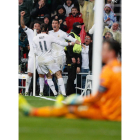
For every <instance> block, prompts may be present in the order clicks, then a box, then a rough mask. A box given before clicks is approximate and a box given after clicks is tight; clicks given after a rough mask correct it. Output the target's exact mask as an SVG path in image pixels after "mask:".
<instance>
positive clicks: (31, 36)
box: [20, 11, 44, 96]
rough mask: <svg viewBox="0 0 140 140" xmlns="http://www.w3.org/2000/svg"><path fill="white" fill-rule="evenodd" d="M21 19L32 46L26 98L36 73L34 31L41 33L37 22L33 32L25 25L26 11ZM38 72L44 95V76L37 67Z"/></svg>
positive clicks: (29, 55)
mask: <svg viewBox="0 0 140 140" xmlns="http://www.w3.org/2000/svg"><path fill="white" fill-rule="evenodd" d="M20 14H21V18H20V24H21V27H22V29H23V30H24V32H25V33H26V34H27V37H28V41H29V46H30V51H29V54H28V78H27V80H26V90H25V96H29V92H28V90H29V86H30V83H31V79H32V76H33V72H34V51H33V46H32V44H33V38H34V31H33V30H34V29H36V31H37V34H39V33H40V24H39V22H35V23H34V26H33V30H32V29H30V28H28V27H26V26H25V23H24V15H25V11H22V12H21V13H20ZM37 71H38V74H39V83H40V94H41V95H42V94H43V88H44V75H43V74H42V73H40V70H39V68H38V66H37Z"/></svg>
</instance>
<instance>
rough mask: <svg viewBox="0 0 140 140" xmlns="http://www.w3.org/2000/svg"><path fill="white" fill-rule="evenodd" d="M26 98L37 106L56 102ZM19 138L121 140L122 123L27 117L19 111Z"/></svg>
mask: <svg viewBox="0 0 140 140" xmlns="http://www.w3.org/2000/svg"><path fill="white" fill-rule="evenodd" d="M51 98H52V97H51ZM26 99H27V101H28V102H29V103H30V104H31V105H32V106H35V107H42V106H50V105H53V104H54V101H48V100H45V99H41V98H37V97H31V96H30V97H26ZM19 140H121V123H120V122H110V121H94V120H86V119H65V118H37V117H27V116H24V115H23V114H22V112H19Z"/></svg>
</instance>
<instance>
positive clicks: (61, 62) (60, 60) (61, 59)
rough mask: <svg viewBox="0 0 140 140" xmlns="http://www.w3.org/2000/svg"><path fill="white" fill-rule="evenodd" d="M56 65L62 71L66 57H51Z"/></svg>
mask: <svg viewBox="0 0 140 140" xmlns="http://www.w3.org/2000/svg"><path fill="white" fill-rule="evenodd" d="M53 58H54V60H55V62H56V63H57V65H58V66H59V68H60V70H61V71H63V68H64V65H65V64H66V56H65V55H61V56H58V57H53Z"/></svg>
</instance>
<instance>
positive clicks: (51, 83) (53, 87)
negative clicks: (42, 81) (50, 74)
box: [47, 79, 57, 95]
mask: <svg viewBox="0 0 140 140" xmlns="http://www.w3.org/2000/svg"><path fill="white" fill-rule="evenodd" d="M47 82H48V85H49V87H50V89H51V90H52V92H53V94H54V95H57V92H56V90H55V86H54V82H53V81H52V79H47Z"/></svg>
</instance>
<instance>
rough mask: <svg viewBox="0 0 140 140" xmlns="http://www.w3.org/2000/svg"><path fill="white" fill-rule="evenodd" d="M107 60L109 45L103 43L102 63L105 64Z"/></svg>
mask: <svg viewBox="0 0 140 140" xmlns="http://www.w3.org/2000/svg"><path fill="white" fill-rule="evenodd" d="M108 58H109V44H108V43H103V47H102V62H103V63H106V62H107V61H108Z"/></svg>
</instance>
